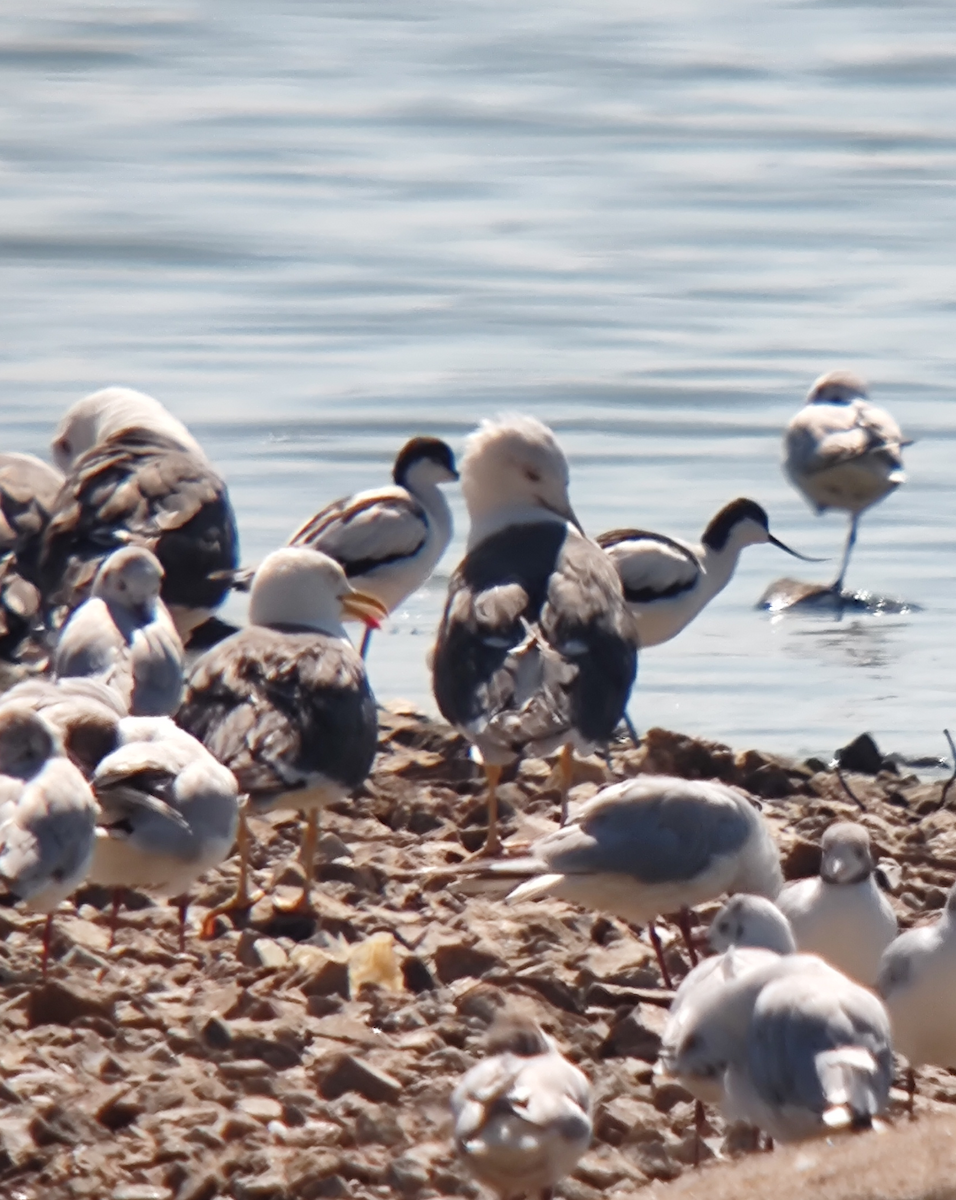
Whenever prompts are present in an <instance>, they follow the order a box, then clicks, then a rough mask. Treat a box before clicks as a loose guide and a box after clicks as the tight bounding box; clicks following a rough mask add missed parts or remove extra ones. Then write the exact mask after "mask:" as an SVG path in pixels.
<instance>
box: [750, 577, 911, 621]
mask: <svg viewBox="0 0 956 1200" xmlns="http://www.w3.org/2000/svg"><path fill="white" fill-rule="evenodd" d="M757 608H759V609H763V610H765V611H768V612H772V613H784V612H793V611H794V610H797V611H799V612H810V613H818V614H820V615H821V616H836V617H840V616H843V615H844V614H845V613H869V614H871V615H876V614H880V613H883V614H888V615H891V616H894V615H895V616H898V615H901V614H903V613H911V612H919V611H920V606H919V605H918V604H913V603H912V602H911V601H909V600H901V599H899V597H895V596H879V595H877V594H876V593H875V592H864V591H860V592H835V591H834V590H833V588H832V587H830V586H829V585H827V584H823V583H807V582H805V581H803V580H800V579H790V578H785V579H777V580H775V581H774V582H773V583H772V584H770V586H769V587H768V588H767V590H766V591H765V592H764V594H763V595H762V596H761V597H760V599H759V600H758V601H757Z"/></svg>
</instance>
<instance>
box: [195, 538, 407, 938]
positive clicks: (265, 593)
mask: <svg viewBox="0 0 956 1200" xmlns="http://www.w3.org/2000/svg"><path fill="white" fill-rule="evenodd" d="M383 616H385V607H384V605H382V604H381V603H380V602H379V601H378V600H376V599H375V598H374V597H371V596H366V595H364V594H363V593H361V592H358V591H356V590H355V589H354V588H353V587H352V586H351V585H350V583H349V581H348V580H347V579H346V578H345V573H344V571H343V570H342V568H341V567H340V566H339V564H338V563H336V562H334V561H333V560H332V559H331V558H329V557H328V556H327V555H325V554H320V553H319V551H317V550H308V549H302V548H297V547H286V548H284V549H281V550H276V551H274V552H273V553H272V554H270V555H269V556H268V557H267V558H266V559H265V560H264V561H263V562H262V564H261V566H260V567H259V569H258V570H257V571H256V573H255V576H254V578H253V581H252V590H251V595H250V597H249V622H250V623H249V625H248V627H247V628H246V629H243V630H241V631H240V632H239V633H235V634H233V635H232V636H231V637H228V638H226V639H225V640H224V641H222V642H220V643H219V645H218V646H215V647H214V648H213V649H212V650H210V651H209V652H208V653H207V654H205V655H204V656H203V657H202V658H201V659H199V661H198V662H197V663H196V664H195V666H194V667H193V670H192V673H191V675H190V677H189V682H188V684H187V687H186V694H185V697H184V699H183V704H182V707H181V708H180V710H179V712H178V714H177V717H176V719H177V722H178V723H179V724H180V725H181V726H182V727H183V728H184V729H186V730H187V731H188V732H189V733H191V734H193V736H194V737H196V738H198V739H199V741H201V742H202V743H203V745H204V746H205V747H206V749H207V750H209V751H210V753H211V754H213V756H214V757H215V758H216V759H218V761H219V762H221V763H222V764H223V765H224V766H226V767H228V768H229V769H230V770H231V771H232V773H233V774H234V775H235V777H236V779H237V780H238V783H239V788H240V791H241V792H242V793H243V794H244V795H245V797H246V801H245V809H244V811H250V812H253V813H264V812H270V811H272V810H273V809H276V808H291V809H298V810H300V811H302V812H305V813H306V814H307V817H308V823H307V826H306V832H305V837H304V839H303V843H302V851H301V857H302V863H303V867H304V869H305V884H304V886H303V890H302V896H301V899H300V900H299V904H298V907H300V908H302V909H305V910H308V909H309V897H310V892H311V886H312V865H313V859H314V856H315V847H316V843H317V840H318V810H319V809H320V808H323V807H325V806H326V805H328V804H331V803H334V802H335V801H337V800H342V799H344V798H345V797H347V796H349V795H350V794H351V793H352V792H354V791H355V789H356V788H357V787H359V786H360V785H361V784H362V782H363V781H364V780H365V778H366V776H367V775H368V773H369V771H370V770H371V767H372V760H373V759H374V757H375V751H376V746H377V741H378V718H377V714H376V709H375V697H374V696H373V695H372V691H371V688H370V687H369V684H368V679H367V678H366V675H365V665H364V663H363V662H362V659H361V658H360V657H359V655H358V653H357V652H356V651H355V649H354V648H353V646H352V644H351V642H350V641H349V640H348V637H347V636H346V633H345V629H344V628H343V625H342V621H343V619H352V620H360V621H363V622H366V623H367V622H374V621H376V620H380V619H381V618H382V617H383ZM238 836H239V858H240V876H239V888H238V891H237V893H236V896H235V898H234V899H233V900H232V901H231V902H230V903H229V904H227V905H225V906H223V907H222V908H221V909H217V910H214V911H213V912H212V913H211V914H210V916H209V917H207V921H206V926H205V928H206V930H207V932H208V931H210V930H211V929H212V921H213V919H214V917H215V915H216V913H217V912H221V911H228V910H230V909H232V908H240V907H245V906H247V905H248V904H249V896H248V883H247V862H246V859H247V852H248V830H247V828H246V823H245V820H244V819H243V814H242V813H241V814H240V822H239V835H238Z"/></svg>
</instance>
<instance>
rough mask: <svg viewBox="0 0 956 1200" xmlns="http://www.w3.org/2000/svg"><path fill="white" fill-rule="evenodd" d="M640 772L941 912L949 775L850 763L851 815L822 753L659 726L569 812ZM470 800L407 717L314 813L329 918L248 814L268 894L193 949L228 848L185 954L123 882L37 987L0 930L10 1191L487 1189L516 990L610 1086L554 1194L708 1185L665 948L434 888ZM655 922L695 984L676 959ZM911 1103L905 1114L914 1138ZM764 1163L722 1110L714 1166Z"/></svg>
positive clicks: (463, 775) (439, 733) (536, 809)
mask: <svg viewBox="0 0 956 1200" xmlns="http://www.w3.org/2000/svg"><path fill="white" fill-rule="evenodd" d="M864 765H865V763H864ZM873 765H874V766H876V765H877V764H876V763H874V764H873ZM641 771H645V772H653V773H663V772H667V773H673V774H677V775H682V776H685V777H687V778H704V779H709V778H717V779H722V780H725V781H727V782H731V783H735V784H738V785H740V786H743V787H745V788H747V789H748V790H749V791H750V792H751V793H752V794H754V795H755V796H759V797H760V798H761V800H762V804H763V810H764V813H765V815H766V816H767V818H768V819H769V820H770V822H771V823H772V824H773V826H774V827H775V830H776V832H777V834H778V836H779V842H780V846H781V853H782V857H783V859H784V863H785V871H786V874H787V875H788V877H790V878H795V877H797V876H800V875H807V874H812V873H813V872H814V871H815V870H816V867H817V864H818V862H819V851H818V849H817V843H818V839H819V835H820V833H821V831H822V830H823V829H824V828H825V827H826V825H828V824H829V823H830V822H832V821H834V820H838V819H839V820H846V819H857V818H859V819H861V820H862V821H863V822H864V824H865V825H866V826H867V828H868V829H869V830H870V833H871V835H872V838H873V841H874V843H875V846H876V849H877V853H878V855H879V856H880V858H881V859H882V860H883V864H882V865H883V866H884V868H885V870H886V874H887V876H888V878H889V881H890V885H891V888H892V893H893V899H894V904H895V906H896V909H897V912H898V914H899V917H900V922H901V924H902V925H903V926H908V925H911V924H913V923H914V922H916V923H918V922H920V921H923V920H925V919H927V918H928V917H929V916H930V915H931V914H932V913H933V912H934V911H935V910H937V909H938V908H939V907H940V905H941V904H942V902H943V899H944V895H945V891H946V889H947V887H948V886H949V883H950V882H951V881H952V879H953V878H954V876H956V821H954V818H953V815H952V814H951V813H950V811H948V809H945V808H941V807H940V795H941V784H940V783H939V782H926V781H921V780H920V779H919V778H917V777H916V776H915V775H912V774H906V773H905V771H904V770H902V769H899V768H894V767H890V768H888V769H883V770H880V771H879V773H878V774H876V775H863V774H859V773H852V774H847V775H845V776H844V778H845V781H846V783H847V784H848V785H849V787H850V788H851V789H852V792H853V794H854V795H855V796H856V797H857V798H858V800H859V801H860V802H861V804H862V808H861V807H860V805H859V804H858V803H856V802H855V801H854V800H853V799H852V798H851V796H850V795H849V794H848V792H847V791H846V790H845V787H844V784H843V783H841V780H840V778H839V777H838V776H837V775H836V774H835V773H834V772H832V771H829V770H828V769H827V768H826V766H825V765H824V764H823V763H820V762H817V761H813V760H811V761H809V762H797V761H795V760H789V759H784V758H779V757H775V756H772V755H767V754H762V753H759V752H756V751H744V752H740V753H735V752H734V751H732V750H731V749H729V748H728V747H726V746H720V745H716V744H712V743H706V742H701V741H695V740H692V739H689V738H685V737H682V736H681V735H678V734H673V733H668V732H666V731H664V730H651V731H650V732H649V733H648V734H647V735H646V738H645V741H644V745H643V746H642V748H641V749H640V750H634V749H624V748H622V749H619V750H616V751H615V752H614V754H613V756H612V772H608V770H607V768H606V767H605V765H604V764H603V763H602V762H601V761H600V760H598V759H593V760H588V761H587V762H585V763H583V764H581V778H582V782H580V783H579V784H578V785H577V786H576V788H575V789H574V791H573V792H572V800H582V799H585V798H586V797H588V796H590V795H591V794H593V793H594V791H596V790H597V788H598V787H599V786H601V784H602V783H604V782H609V781H610V780H611V778H612V774H613V778H623V777H625V776H631V775H634V774H636V773H638V772H641ZM482 791H483V785H482V781H481V778H480V774H479V772H478V771H477V769H476V768H475V766H474V764H473V763H472V762H471V761H470V759H469V758H468V753H467V747H466V745H465V744H464V742H463V741H462V739H461V738H459V737H458V736H457V735H456V734H454V733H453V732H452V731H450V730H449V729H448V728H447V727H446V726H443V725H441V724H439V723H437V722H434V721H431V720H430V719H428V718H425V717H423V716H421V715H420V714H418V713H416V712H414V711H413V710H411V709H410V708H408V707H406V706H402V705H392V706H390V707H389V708H388V709H386V710H385V711H383V713H382V735H381V752H380V754H379V757H378V760H377V762H376V766H375V771H374V774H373V776H372V778H371V779H370V781H369V783H368V784H367V785H366V787H365V788H364V789H363V791H362V794H361V795H360V796H359V797H357V798H356V799H354V800H352V801H350V802H349V803H348V804H343V805H341V806H339V807H338V808H337V809H336V810H334V811H332V812H329V813H327V814H325V815H324V816H323V830H324V832H323V838H322V842H321V852H320V862H319V865H318V867H317V876H318V880H319V882H318V883H317V885H316V888H315V898H316V909H317V917H315V918H313V917H310V916H305V915H302V914H296V913H287V912H283V911H281V908H279V907H276V904H278V905H280V906H281V905H282V904H283V903H284V902H287V901H290V900H292V899H294V898H295V896H296V895H297V885H300V884H301V875H300V873H299V868H298V865H297V862H296V849H297V845H298V838H299V832H300V829H299V824H298V821H297V820H296V819H295V818H294V816H293V815H291V814H288V815H276V816H274V817H272V818H271V819H270V820H267V821H259V820H253V821H252V822H251V826H252V831H253V833H254V836H255V839H256V843H255V848H254V852H253V865H254V868H255V869H254V877H255V880H256V883H257V885H258V886H259V887H260V888H262V889H264V891H265V892H266V896H265V897H264V898H263V899H261V900H259V901H258V902H257V903H256V904H255V905H254V907H253V908H252V910H251V911H250V912H248V913H247V914H244V920H241V921H240V920H237V922H236V927H235V928H234V927H233V925H232V923H231V922H230V920H229V919H227V918H219V923H218V936H217V937H215V938H214V939H213V940H211V941H202V940H200V939H199V937H198V935H197V930H198V928H199V923H200V920H201V917H202V915H203V910H204V909H207V908H209V907H212V906H213V905H214V904H216V903H217V902H219V901H220V900H222V899H224V898H225V897H226V896H228V895H229V893H230V889H231V887H232V885H233V882H234V879H235V873H236V862H235V860H230V861H229V862H228V863H226V864H224V866H223V867H222V868H221V869H220V870H219V871H216V872H214V873H212V874H211V875H210V876H209V877H207V878H206V879H205V880H204V881H203V884H202V886H201V888H199V889H197V893H196V897H195V906H194V908H193V909H192V910H191V915H190V931H189V934H188V936H187V941H186V949H185V951H184V952H180V950H179V942H178V936H177V917H176V913H175V910H174V909H172V908H170V907H168V906H166V905H161V904H154V903H153V902H152V901H150V899H149V898H148V897H147V896H144V895H140V894H135V893H134V894H132V895H130V896H129V897H128V905H127V907H125V908H124V909H123V911H122V913H121V915H120V919H119V925H118V929H117V932H116V936H115V941H114V943H113V945H112V946H111V945H110V911H109V909H110V906H109V901H110V896H109V895H108V894H107V893H106V892H105V891H103V890H102V889H95V888H87V889H85V890H84V891H83V892H81V893H80V894H79V895H78V896H77V897H76V905H75V907H74V908H69V907H68V906H64V908H63V910H62V912H61V915H60V916H59V917H58V919H57V924H56V932H55V936H54V942H53V955H52V959H51V966H50V971H49V976H48V979H47V980H46V982H43V981H42V980H41V978H40V973H39V930H40V927H41V924H42V921H41V919H39V918H37V917H31V916H25V915H22V914H20V913H19V912H17V911H13V910H6V911H4V912H3V913H2V914H0V1029H2V1034H0V1196H3V1197H4V1200H7V1198H9V1200H34V1198H35V1200H41V1198H42V1200H59V1198H60V1197H64V1198H66V1197H70V1198H73V1197H76V1198H80V1197H83V1198H89V1200H212V1198H214V1197H231V1198H233V1200H286V1198H288V1200H311V1198H313V1197H319V1196H333V1197H334V1196H348V1197H355V1198H356V1200H366V1198H371V1197H386V1196H396V1195H398V1196H403V1197H408V1198H409V1200H416V1198H419V1197H420V1198H421V1200H426V1198H427V1197H433V1196H451V1195H459V1196H469V1197H473V1196H477V1195H478V1194H479V1189H478V1188H477V1187H476V1186H475V1185H474V1184H473V1183H472V1182H471V1181H470V1180H469V1179H468V1178H467V1177H466V1176H465V1175H464V1174H463V1172H462V1171H461V1169H460V1167H459V1165H458V1163H457V1162H456V1159H455V1156H454V1153H453V1151H452V1147H451V1143H450V1137H449V1135H450V1121H449V1118H448V1114H447V1102H448V1096H449V1094H450V1092H451V1089H452V1087H453V1086H454V1084H455V1083H456V1082H457V1080H458V1079H459V1077H460V1076H461V1074H462V1073H463V1072H464V1071H465V1070H466V1069H467V1068H468V1067H469V1066H471V1065H472V1063H474V1062H475V1061H476V1059H477V1057H479V1056H480V1054H481V1049H482V1044H483V1039H484V1035H485V1031H486V1029H487V1027H488V1025H489V1023H490V1021H491V1020H492V1019H493V1017H494V1015H495V1013H496V1012H497V1010H498V1009H499V1007H500V1006H501V1004H502V1003H503V1002H504V1001H505V998H506V997H522V998H523V1001H519V1003H524V1004H525V1005H533V1006H534V1008H535V1010H536V1012H537V1013H538V1015H539V1018H540V1020H541V1022H542V1024H543V1025H544V1027H545V1029H547V1030H548V1031H549V1032H551V1033H553V1034H554V1036H555V1037H556V1038H557V1039H558V1041H559V1043H560V1044H561V1045H562V1047H563V1048H564V1049H565V1051H566V1053H567V1054H568V1056H569V1057H570V1058H571V1059H573V1060H574V1061H575V1062H577V1063H578V1064H579V1065H580V1066H581V1067H582V1068H583V1069H584V1070H585V1071H586V1072H587V1074H588V1075H589V1076H590V1078H591V1079H592V1081H593V1083H594V1087H595V1094H596V1098H597V1102H596V1113H595V1130H596V1133H595V1139H594V1143H593V1146H592V1148H591V1150H590V1151H589V1153H588V1154H587V1155H586V1156H585V1158H584V1159H583V1160H582V1162H581V1164H580V1165H579V1167H578V1169H577V1171H576V1172H575V1174H574V1176H573V1177H572V1178H570V1179H568V1180H566V1181H565V1182H564V1184H563V1185H562V1186H561V1187H560V1188H559V1189H558V1194H559V1195H563V1196H565V1197H568V1198H569V1200H597V1198H598V1197H601V1196H618V1197H622V1198H623V1197H625V1196H631V1195H633V1194H634V1193H635V1192H636V1191H637V1190H638V1189H641V1188H645V1187H647V1186H648V1185H650V1184H654V1188H655V1194H659V1195H666V1191H667V1189H666V1187H664V1186H662V1182H666V1181H669V1180H673V1179H676V1178H677V1177H678V1176H680V1175H682V1174H685V1175H686V1176H687V1178H688V1180H690V1181H691V1182H692V1181H693V1179H694V1178H701V1179H703V1178H705V1177H706V1176H695V1175H694V1174H693V1172H694V1166H693V1164H694V1158H695V1154H697V1153H698V1149H699V1147H698V1143H697V1141H696V1138H695V1136H694V1132H693V1104H692V1103H691V1102H690V1098H689V1097H688V1095H687V1094H686V1093H685V1092H684V1091H683V1090H682V1089H681V1088H680V1087H678V1086H676V1085H674V1084H673V1083H664V1084H660V1085H659V1084H657V1083H655V1080H654V1077H653V1074H652V1065H653V1062H654V1059H655V1057H656V1052H657V1047H658V1044H659V1035H660V1032H661V1029H662V1027H663V1023H664V1020H665V1017H666V1011H667V1003H668V1001H669V998H670V994H669V993H668V992H666V991H664V990H663V989H662V988H661V984H660V978H659V975H658V971H657V967H656V964H655V962H654V959H653V956H652V954H651V951H650V948H649V946H648V945H647V944H646V943H645V942H643V941H641V940H638V939H637V938H636V937H635V936H634V935H633V934H632V932H631V931H630V930H629V929H628V928H627V927H626V926H625V925H623V924H622V923H621V922H618V921H615V920H609V919H606V918H604V917H601V916H596V915H594V914H588V913H582V912H579V911H577V910H575V909H573V908H571V907H570V906H568V905H565V904H562V903H559V902H548V903H532V902H528V903H525V904H520V905H515V906H505V905H503V904H501V903H500V902H499V901H498V900H497V899H496V898H493V897H488V896H485V895H479V896H468V895H463V894H462V892H461V890H460V888H459V887H457V886H456V885H455V884H454V882H453V881H450V880H449V878H448V877H447V875H445V876H444V877H443V876H442V874H441V873H440V868H442V867H446V866H448V865H449V864H452V863H454V862H457V861H460V860H461V859H462V858H463V857H464V856H465V854H466V853H468V852H469V851H471V850H474V849H476V848H477V847H478V846H479V845H480V844H481V842H482V840H483V837H484V829H483V826H482V821H483V817H484V809H483V805H482V803H481V794H482ZM500 795H501V800H502V809H503V812H504V814H505V820H504V833H505V835H506V836H511V837H512V838H513V844H519V843H521V842H523V841H526V840H529V839H531V838H533V837H535V836H537V835H538V834H539V833H541V832H543V831H545V830H547V829H549V828H552V827H553V822H554V818H555V812H556V800H557V791H556V788H555V786H554V783H553V781H552V780H551V772H550V768H549V766H548V764H546V763H544V762H542V761H540V760H528V761H526V762H524V763H523V764H522V765H521V767H520V769H519V770H518V771H517V772H516V773H513V775H512V777H510V778H509V779H508V781H507V782H506V783H505V784H504V785H503V786H502V788H501V793H500ZM954 799H956V797H954ZM436 872H437V873H436ZM274 902H276V903H274ZM715 909H716V906H712V907H711V908H710V909H709V910H705V911H702V912H701V913H700V921H701V924H706V922H707V920H708V919H709V916H710V915H711V914H712V912H713V911H715ZM662 932H663V935H664V941H665V945H666V946H667V951H666V952H667V955H668V959H669V965H670V966H671V969H672V971H673V973H674V975H675V976H676V977H678V978H679V977H680V976H682V975H683V973H684V972H686V970H687V963H686V961H685V958H684V954H683V950H682V947H681V945H680V943H679V941H678V940H677V937H676V933H675V931H673V930H671V929H670V927H667V928H665V927H663V926H662ZM918 1078H919V1087H920V1095H919V1098H918V1101H917V1117H918V1118H925V1117H926V1116H927V1115H929V1114H931V1113H934V1112H947V1111H948V1112H952V1111H953V1110H952V1108H951V1107H950V1106H951V1105H952V1104H954V1103H956V1076H951V1075H950V1074H949V1073H948V1072H945V1071H934V1070H923V1071H921V1072H919V1076H918ZM901 1099H902V1096H901V1094H899V1095H896V1099H895V1109H894V1111H895V1112H896V1113H897V1114H898V1115H896V1116H894V1115H893V1114H892V1113H891V1120H897V1121H900V1122H901V1123H902V1124H906V1123H907V1119H906V1118H903V1117H902V1115H901V1107H900V1103H901ZM748 1150H752V1146H751V1145H750V1144H749V1139H748V1137H747V1136H746V1135H745V1134H744V1132H743V1131H740V1130H736V1129H731V1130H725V1129H724V1128H723V1126H722V1125H721V1123H720V1121H719V1120H718V1119H717V1118H716V1117H715V1118H712V1124H711V1126H710V1128H709V1130H708V1134H707V1137H706V1141H705V1145H704V1149H703V1156H704V1157H705V1158H713V1157H715V1156H718V1157H734V1156H736V1155H742V1154H746V1153H747V1152H748ZM718 1169H719V1170H723V1169H726V1168H718Z"/></svg>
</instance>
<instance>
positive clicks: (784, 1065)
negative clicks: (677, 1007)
mask: <svg viewBox="0 0 956 1200" xmlns="http://www.w3.org/2000/svg"><path fill="white" fill-rule="evenodd" d="M732 953H733V952H732ZM684 1015H685V1019H684V1021H683V1022H682V1027H681V1031H680V1033H681V1036H680V1040H679V1042H678V1044H677V1045H676V1046H674V1047H673V1048H672V1049H671V1052H670V1057H669V1062H668V1066H669V1067H670V1068H671V1069H672V1070H673V1072H674V1074H675V1075H676V1076H677V1077H678V1078H680V1079H681V1081H682V1082H684V1083H685V1085H686V1083H687V1081H688V1080H691V1081H693V1080H696V1081H699V1082H700V1084H701V1085H702V1086H704V1087H708V1086H709V1085H712V1084H716V1085H717V1086H718V1087H719V1090H720V1092H721V1107H722V1109H723V1113H724V1116H725V1117H726V1118H727V1119H728V1120H734V1121H746V1122H748V1123H749V1124H751V1125H756V1126H757V1127H758V1128H760V1129H762V1130H764V1131H765V1132H766V1133H768V1134H769V1135H770V1136H771V1137H773V1138H775V1139H776V1140H778V1141H782V1142H790V1141H799V1140H802V1139H804V1138H808V1137H814V1136H825V1135H827V1134H830V1133H832V1132H833V1131H834V1130H836V1129H841V1128H851V1129H855V1128H863V1127H868V1126H869V1125H871V1124H872V1121H873V1118H874V1117H876V1116H877V1115H878V1114H880V1113H881V1112H883V1110H884V1109H885V1107H886V1104H887V1101H888V1098H889V1090H890V1084H891V1082H892V1077H893V1049H892V1044H891V1038H890V1023H889V1018H888V1017H887V1014H886V1010H885V1009H884V1007H883V1005H882V1004H881V1003H880V1001H879V999H878V998H877V997H876V996H875V995H873V993H872V992H870V991H868V990H867V989H866V988H863V987H861V986H860V985H859V984H857V983H854V982H853V981H852V980H850V979H847V977H846V976H845V975H842V974H841V973H840V972H839V971H837V970H836V969H835V968H833V967H831V966H829V964H827V963H825V962H824V961H823V959H821V958H817V957H816V956H815V955H806V954H792V955H786V956H777V957H776V958H775V959H774V960H773V961H770V962H767V963H766V964H765V965H762V966H757V967H754V968H753V969H750V970H745V971H743V972H742V973H739V974H736V975H734V976H732V977H731V978H728V979H727V980H726V982H725V983H724V985H723V986H720V987H713V988H707V989H701V993H700V994H698V995H696V996H695V997H694V1003H693V1007H692V1009H691V1006H690V1005H688V1006H687V1011H685V1014H684Z"/></svg>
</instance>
